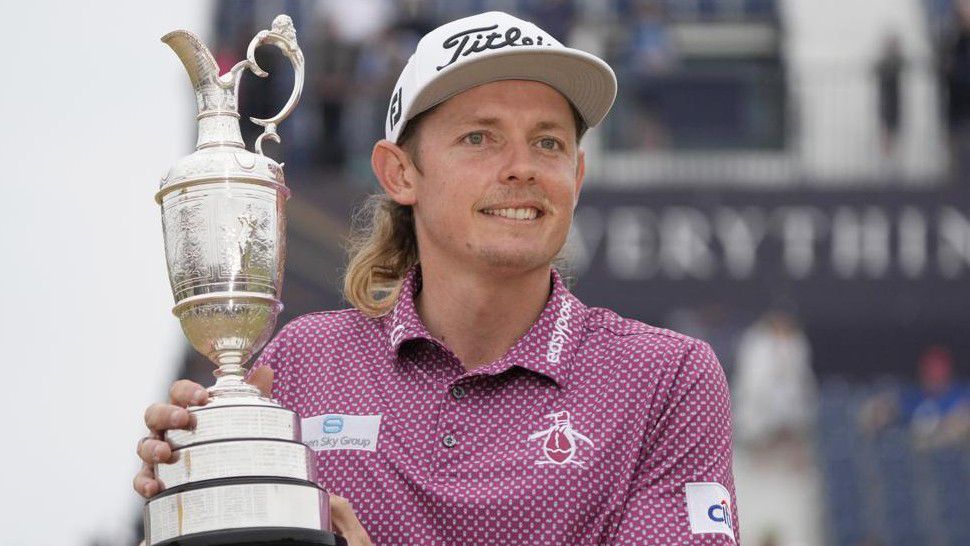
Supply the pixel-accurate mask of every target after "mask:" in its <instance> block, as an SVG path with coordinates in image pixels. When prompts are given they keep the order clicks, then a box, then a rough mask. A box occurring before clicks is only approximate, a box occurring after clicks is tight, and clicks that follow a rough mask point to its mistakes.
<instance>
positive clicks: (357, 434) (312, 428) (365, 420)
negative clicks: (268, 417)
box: [300, 413, 381, 451]
mask: <svg viewBox="0 0 970 546" xmlns="http://www.w3.org/2000/svg"><path fill="white" fill-rule="evenodd" d="M380 429H381V416H380V415H346V414H342V413H327V414H324V415H315V416H313V417H307V418H305V419H303V420H302V421H301V422H300V432H301V433H302V435H303V443H304V444H306V445H307V446H309V447H310V449H313V450H314V451H333V450H337V449H343V450H357V451H376V450H377V436H378V434H379V433H380Z"/></svg>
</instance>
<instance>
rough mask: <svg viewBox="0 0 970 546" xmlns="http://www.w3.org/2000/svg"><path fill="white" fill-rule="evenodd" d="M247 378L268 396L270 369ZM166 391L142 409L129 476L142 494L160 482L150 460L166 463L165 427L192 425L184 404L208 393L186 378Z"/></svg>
mask: <svg viewBox="0 0 970 546" xmlns="http://www.w3.org/2000/svg"><path fill="white" fill-rule="evenodd" d="M247 381H248V382H249V383H251V384H253V385H255V386H256V387H257V388H258V389H259V390H260V391H261V392H262V393H263V395H265V396H267V397H268V396H270V391H271V390H272V389H273V370H272V369H270V368H267V367H263V368H258V369H256V370H254V371H253V373H252V374H251V375H250V376H249V378H248V379H247ZM168 394H169V403H168V404H152V405H151V406H149V407H148V409H147V410H145V425H146V426H147V427H148V430H149V431H150V433H149V435H148V436H146V437H144V438H142V439H141V441H139V442H138V448H137V451H138V456H139V457H141V460H142V461H143V462H144V464H142V467H141V470H140V471H139V472H138V474H135V479H134V480H132V485H133V486H134V487H135V491H137V492H138V494H139V495H141V496H143V497H145V498H148V497H151V496H152V495H155V494H157V493H158V492H159V491H161V484H160V483H158V480H157V479H155V469H154V464H155V463H167V462H170V461H171V459H172V447H171V446H170V445H169V444H168V442H166V441H165V431H166V430H170V429H191V428H192V427H194V426H195V416H193V415H192V414H191V413H189V411H188V410H187V409H186V408H188V407H189V406H199V405H202V404H205V403H206V401H207V400H208V399H209V393H208V391H206V390H205V388H204V387H202V385H199V384H198V383H193V382H192V381H189V380H187V379H182V380H179V381H176V382H175V383H172V388H171V389H169V391H168ZM365 544H369V543H365Z"/></svg>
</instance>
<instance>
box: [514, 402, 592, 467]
mask: <svg viewBox="0 0 970 546" xmlns="http://www.w3.org/2000/svg"><path fill="white" fill-rule="evenodd" d="M546 418H547V419H552V420H553V423H552V426H550V427H549V428H547V429H545V430H542V431H539V432H536V433H533V434H531V435H529V441H539V442H541V450H542V452H541V454H540V457H539V459H538V460H536V462H535V464H538V465H545V464H555V465H566V464H574V465H577V466H580V467H582V466H585V464H586V462H585V461H583V460H581V459H580V458H579V457H578V452H579V449H580V442H584V443H586V444H589V447H593V441H592V440H590V439H589V438H587V437H586V436H584V435H583V434H581V433H579V432H578V431H576V429H574V428H573V426H572V424H571V423H570V422H569V412H568V411H560V412H558V413H551V414H549V415H546Z"/></svg>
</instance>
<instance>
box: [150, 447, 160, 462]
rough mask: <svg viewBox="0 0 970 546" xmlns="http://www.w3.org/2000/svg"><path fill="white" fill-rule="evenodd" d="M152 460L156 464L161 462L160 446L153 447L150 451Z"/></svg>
mask: <svg viewBox="0 0 970 546" xmlns="http://www.w3.org/2000/svg"><path fill="white" fill-rule="evenodd" d="M152 459H153V460H154V461H155V462H156V463H157V462H159V461H161V460H162V446H155V449H154V450H153V451H152Z"/></svg>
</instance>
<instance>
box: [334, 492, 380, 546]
mask: <svg viewBox="0 0 970 546" xmlns="http://www.w3.org/2000/svg"><path fill="white" fill-rule="evenodd" d="M330 521H331V522H332V523H333V526H334V530H335V531H337V532H338V533H340V534H341V535H343V537H344V538H345V539H347V544H348V546H373V543H372V542H371V540H370V536H369V535H368V534H367V531H366V530H365V529H364V526H363V525H362V524H361V523H360V520H359V519H357V515H356V514H354V509H353V507H352V506H351V505H350V501H348V500H347V499H345V498H343V497H341V496H339V495H330Z"/></svg>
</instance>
